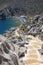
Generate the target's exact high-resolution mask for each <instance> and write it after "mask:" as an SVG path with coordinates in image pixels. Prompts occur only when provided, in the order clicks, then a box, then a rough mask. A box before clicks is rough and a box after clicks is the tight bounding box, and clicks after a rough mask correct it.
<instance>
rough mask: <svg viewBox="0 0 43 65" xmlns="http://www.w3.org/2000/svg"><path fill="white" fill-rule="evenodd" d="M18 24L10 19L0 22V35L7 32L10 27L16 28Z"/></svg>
mask: <svg viewBox="0 0 43 65" xmlns="http://www.w3.org/2000/svg"><path fill="white" fill-rule="evenodd" d="M17 26H18V23H17V22H16V21H13V20H12V19H4V20H0V34H3V33H4V32H5V31H7V30H9V29H10V28H12V27H17Z"/></svg>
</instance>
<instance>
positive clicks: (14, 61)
mask: <svg viewBox="0 0 43 65" xmlns="http://www.w3.org/2000/svg"><path fill="white" fill-rule="evenodd" d="M0 65H19V63H18V56H17V54H16V53H15V51H14V47H13V45H12V44H11V42H9V40H7V38H5V37H4V36H2V35H0Z"/></svg>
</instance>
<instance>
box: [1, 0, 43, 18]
mask: <svg viewBox="0 0 43 65" xmlns="http://www.w3.org/2000/svg"><path fill="white" fill-rule="evenodd" d="M0 10H1V12H0V16H2V14H3V13H4V14H3V15H5V16H7V17H8V16H14V15H28V16H29V15H36V14H41V13H43V0H5V1H4V0H1V1H0ZM1 13H2V14H1Z"/></svg>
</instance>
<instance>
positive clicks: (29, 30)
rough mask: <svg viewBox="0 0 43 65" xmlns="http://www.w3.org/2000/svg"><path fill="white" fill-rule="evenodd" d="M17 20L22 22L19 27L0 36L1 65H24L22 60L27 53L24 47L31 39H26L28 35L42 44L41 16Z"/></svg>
mask: <svg viewBox="0 0 43 65" xmlns="http://www.w3.org/2000/svg"><path fill="white" fill-rule="evenodd" d="M18 18H19V20H20V21H21V22H22V25H21V26H20V27H16V28H11V29H10V30H9V31H6V32H5V33H4V34H3V35H0V58H1V59H0V64H1V65H24V63H23V61H22V58H23V57H24V56H25V53H26V52H27V47H26V46H27V45H28V44H29V39H30V40H31V38H28V36H29V35H30V36H31V35H32V36H35V37H36V36H37V37H39V38H40V39H41V40H42V42H43V16H42V15H36V16H34V17H33V18H32V19H31V18H30V19H28V18H27V17H25V16H21V17H18ZM27 19H28V20H27ZM42 50H43V48H42ZM42 55H43V52H42Z"/></svg>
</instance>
